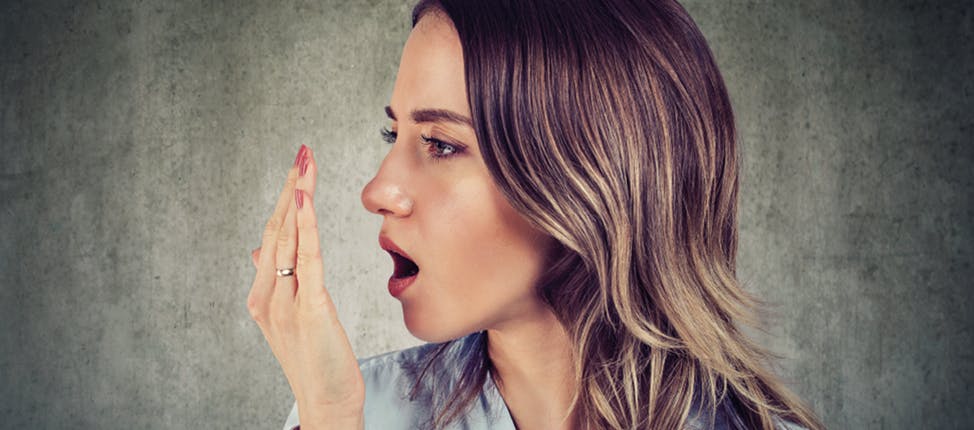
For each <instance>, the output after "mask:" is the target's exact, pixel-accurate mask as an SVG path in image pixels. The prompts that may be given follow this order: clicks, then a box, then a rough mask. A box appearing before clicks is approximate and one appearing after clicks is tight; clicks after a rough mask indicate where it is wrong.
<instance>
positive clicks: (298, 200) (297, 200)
mask: <svg viewBox="0 0 974 430" xmlns="http://www.w3.org/2000/svg"><path fill="white" fill-rule="evenodd" d="M294 205H295V206H297V208H298V209H301V208H302V207H304V191H301V190H299V189H297V188H295V189H294Z"/></svg>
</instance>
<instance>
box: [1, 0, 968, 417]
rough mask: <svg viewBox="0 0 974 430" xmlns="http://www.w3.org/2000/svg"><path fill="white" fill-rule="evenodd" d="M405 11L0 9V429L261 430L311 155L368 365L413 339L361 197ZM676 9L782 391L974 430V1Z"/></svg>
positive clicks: (844, 410) (272, 408)
mask: <svg viewBox="0 0 974 430" xmlns="http://www.w3.org/2000/svg"><path fill="white" fill-rule="evenodd" d="M411 3H412V2H411V1H393V0H374V1H367V2H366V1H363V2H349V4H341V3H339V2H335V1H316V2H300V3H299V2H282V3H278V2H216V1H213V2H209V1H208V2H199V1H195V2H194V1H178V2H176V1H162V0H149V1H144V2H138V3H134V2H133V3H129V2H114V3H108V2H94V1H80V2H75V1H15V2H9V1H8V2H4V4H3V5H2V6H0V109H2V110H0V154H2V155H0V327H2V328H0V427H2V428H28V427H30V428H106V429H107V428H153V429H163V428H194V427H197V426H205V427H208V428H227V429H231V428H233V429H236V428H278V427H279V426H280V425H281V424H282V422H283V419H284V416H285V414H286V413H287V411H288V408H289V407H290V403H291V395H290V392H289V390H288V387H287V383H286V381H285V380H284V378H283V375H282V373H281V372H280V369H279V367H278V365H277V363H276V361H275V360H274V358H273V356H272V354H271V353H270V350H269V349H268V348H267V346H266V345H265V343H264V340H263V338H262V336H261V334H260V331H259V330H258V328H257V327H256V325H254V324H253V323H252V322H251V320H250V318H249V316H248V314H247V311H246V308H245V299H246V296H247V292H248V290H249V287H250V282H251V280H252V276H253V269H252V268H251V265H250V261H249V251H250V249H252V248H253V247H255V246H257V245H258V244H259V238H260V232H261V227H262V225H263V223H264V221H265V219H266V218H267V216H268V215H269V213H270V210H271V206H272V203H273V200H274V198H275V195H276V193H277V190H278V189H279V187H280V183H281V181H282V180H283V176H284V172H285V171H286V169H287V167H288V166H289V164H290V162H291V161H292V160H293V157H294V153H295V152H296V150H297V148H298V146H299V144H301V143H307V144H310V145H311V146H312V147H313V148H314V149H315V150H316V152H317V154H318V157H319V163H320V165H321V177H320V183H319V190H320V191H319V194H318V195H319V197H318V199H317V201H318V202H319V203H318V205H319V212H318V215H319V219H320V225H321V227H322V228H321V239H322V242H323V244H324V246H325V248H324V252H325V263H326V267H327V271H328V286H329V288H330V289H331V291H332V294H333V296H334V298H335V301H336V302H337V304H338V307H339V309H340V312H341V318H342V319H343V321H344V324H345V326H346V328H347V330H348V331H349V333H350V335H351V338H352V342H353V344H354V347H355V350H356V353H357V354H359V355H360V356H366V355H372V354H375V353H379V352H382V351H386V350H390V349H395V348H401V347H405V346H409V345H413V344H416V341H415V340H414V339H412V338H410V337H409V335H408V333H407V332H406V331H405V329H404V328H403V327H402V323H401V320H400V318H401V315H400V311H399V306H398V304H397V302H396V301H395V300H394V299H392V298H391V297H389V296H388V294H387V293H386V292H385V288H384V286H383V284H384V282H383V279H384V278H385V277H387V276H388V272H389V270H390V269H389V268H390V266H391V265H390V263H389V261H388V257H386V256H384V254H383V253H382V252H381V251H379V250H378V248H377V246H376V245H375V237H376V234H377V232H378V227H379V222H380V220H379V218H378V217H376V216H374V215H371V214H368V213H367V212H366V211H365V210H364V209H362V208H361V206H360V204H359V199H358V193H359V190H360V189H361V187H362V186H363V185H364V184H365V182H366V181H367V180H368V178H370V177H371V175H372V173H373V172H374V171H375V169H376V168H377V167H378V164H379V161H380V160H381V157H382V155H383V154H384V151H385V150H386V147H385V146H384V145H383V144H382V143H380V140H379V138H378V133H377V131H378V129H379V128H380V127H381V126H383V125H384V124H385V119H384V114H383V113H382V110H381V109H382V106H384V105H385V103H386V102H387V100H388V97H389V95H390V92H391V88H392V83H393V78H394V76H395V71H396V67H397V63H398V56H399V50H400V48H401V45H402V43H403V42H404V41H405V38H406V36H407V33H408V11H409V7H410V5H411ZM686 6H687V8H688V9H689V10H690V12H691V14H692V15H693V16H694V17H695V19H696V20H697V21H698V23H699V25H700V27H701V28H702V30H703V31H704V33H705V34H706V36H707V37H708V39H709V40H710V43H711V46H712V48H713V50H714V51H715V53H716V55H717V57H718V61H719V63H720V65H721V67H722V70H723V72H724V75H725V79H726V80H727V83H728V86H729V87H730V91H731V95H732V97H733V102H734V107H735V109H736V113H737V116H738V120H739V126H740V132H741V133H740V134H741V144H742V146H743V150H744V154H745V166H744V172H743V175H744V176H743V182H742V195H741V199H742V201H741V226H740V227H741V236H742V242H741V251H740V268H739V271H740V274H741V279H742V280H743V281H744V282H745V283H746V285H747V287H748V288H749V289H750V290H751V291H754V292H755V293H757V294H758V295H760V296H761V297H763V298H765V299H766V300H768V301H769V302H770V303H771V304H772V306H771V307H770V308H769V309H770V310H771V313H772V317H773V318H772V319H769V323H770V324H769V330H768V333H767V334H766V335H762V336H761V339H762V341H763V342H764V343H765V344H766V345H768V346H769V347H771V348H772V349H773V350H774V351H776V352H778V353H780V354H781V355H782V356H783V357H784V358H783V359H782V360H781V361H780V362H779V363H780V368H781V369H780V372H781V374H782V375H784V376H785V378H786V379H787V380H788V381H789V383H790V384H791V386H793V387H794V388H795V390H796V391H797V392H798V393H800V395H801V396H802V397H804V398H805V399H807V401H808V402H809V403H810V404H811V405H812V406H813V407H814V409H815V410H816V411H817V412H818V413H819V414H821V416H822V417H823V418H824V420H825V422H826V423H827V424H828V425H829V427H830V428H836V429H838V428H850V429H851V428H856V429H914V428H944V429H960V428H969V426H970V424H969V423H971V422H974V412H972V411H974V405H972V401H971V400H970V399H971V397H972V394H974V393H972V389H971V388H970V387H971V386H972V383H974V374H972V368H974V359H972V354H971V351H972V350H974V348H972V328H974V324H972V319H974V317H972V313H971V312H970V311H969V309H970V308H971V305H972V303H971V301H972V294H971V286H972V281H971V279H972V278H974V268H972V267H971V262H972V246H971V243H972V240H974V237H972V219H974V217H972V207H974V206H972V190H974V188H972V176H974V175H972V168H971V162H972V158H974V142H972V133H974V120H972V118H974V116H972V114H971V111H972V109H974V58H972V53H974V40H972V39H974V29H972V21H974V7H972V5H971V3H970V2H967V1H954V2H950V1H943V2H937V3H936V4H929V3H928V2H872V1H865V0H861V1H837V0H836V1H831V2H829V1H812V2H806V1H797V0H796V1H774V2H773V1H764V2H743V1H735V2H726V3H725V2H720V3H717V2H710V1H703V0H694V1H687V3H686ZM323 202H330V203H327V204H326V203H323Z"/></svg>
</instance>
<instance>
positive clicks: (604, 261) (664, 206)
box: [413, 0, 822, 429]
mask: <svg viewBox="0 0 974 430" xmlns="http://www.w3.org/2000/svg"><path fill="white" fill-rule="evenodd" d="M429 12H433V13H442V14H444V16H446V17H448V18H449V19H450V21H452V23H453V25H454V27H455V28H456V30H457V33H458V35H459V38H460V42H461V45H462V47H463V56H464V67H465V75H466V84H467V92H468V98H469V103H470V111H471V114H472V119H473V124H474V129H475V132H476V134H477V138H478V140H479V145H480V151H481V153H482V154H483V158H484V161H485V163H486V165H487V167H488V169H489V171H490V173H491V175H492V177H493V179H494V181H495V182H496V184H497V186H498V188H499V189H500V190H501V191H502V192H503V193H504V195H505V196H506V197H507V199H508V200H509V201H510V203H511V205H512V206H513V207H514V208H516V209H517V210H518V211H519V212H520V213H521V214H522V215H523V216H524V217H525V218H526V219H528V220H529V221H530V222H531V223H533V224H534V225H535V226H537V227H538V228H539V229H541V230H543V231H545V232H547V234H549V235H551V236H552V237H553V238H554V239H556V240H557V242H558V243H559V244H560V249H559V252H557V255H554V256H552V261H551V265H550V268H549V270H548V272H547V273H546V275H545V277H544V279H543V282H541V283H540V284H539V286H538V291H539V294H540V295H541V297H542V298H543V299H544V300H545V301H546V302H547V303H548V304H549V305H550V307H551V309H552V310H553V311H554V313H555V314H556V315H557V316H558V318H559V320H560V321H561V323H562V324H563V325H564V326H565V327H566V329H567V331H568V333H569V336H570V337H571V339H572V340H573V357H572V359H573V362H574V368H575V378H576V381H575V382H576V384H575V385H576V387H577V391H576V393H575V398H574V402H573V412H574V413H575V414H576V416H577V417H578V422H579V423H580V426H581V427H582V428H599V429H601V428H612V429H631V428H665V429H671V428H672V429H675V428H683V427H684V426H685V424H686V423H687V422H688V419H689V418H690V414H691V411H692V410H694V406H695V405H696V406H697V407H698V408H699V410H700V411H704V413H708V412H709V413H708V414H707V415H703V416H698V417H697V418H698V419H702V420H703V421H704V422H706V421H707V420H708V419H709V420H713V419H714V416H715V414H716V411H717V409H718V408H719V407H726V405H731V406H732V409H734V410H735V413H736V415H737V417H738V418H739V420H738V422H737V423H736V425H737V426H738V427H741V428H762V429H772V428H774V427H775V417H780V418H784V419H787V420H789V421H792V422H795V423H797V424H800V425H803V426H805V427H808V428H811V429H819V428H822V425H821V424H820V423H819V422H818V420H817V419H816V418H815V416H814V414H813V413H812V412H811V410H809V409H808V408H807V407H805V406H804V405H802V404H801V402H800V401H799V400H798V399H797V398H796V397H795V396H794V395H792V394H791V393H790V392H789V391H788V390H787V389H786V388H785V387H784V386H783V385H782V384H781V383H780V382H779V381H778V379H777V378H776V377H775V376H774V375H773V374H772V373H771V372H769V371H768V370H766V365H767V363H768V361H769V360H770V358H772V357H770V355H769V354H768V353H766V352H765V351H764V350H762V349H761V348H760V347H759V346H757V345H756V344H754V343H753V342H752V341H750V340H749V339H748V338H747V337H746V336H745V335H744V334H743V333H742V331H741V328H740V326H739V324H741V323H747V324H750V325H756V324H757V319H756V318H755V317H754V313H755V312H754V311H755V309H757V308H758V305H759V303H757V302H756V301H755V300H754V299H753V298H751V297H749V296H748V295H747V294H746V293H745V292H744V291H743V289H742V288H741V287H740V285H739V283H738V281H737V279H736V274H735V265H736V263H735V258H736V253H737V193H738V170H739V164H740V160H739V153H738V149H737V144H736V132H735V128H734V117H733V113H732V110H731V105H730V100H729V97H728V95H727V90H726V88H725V86H724V82H723V78H722V77H721V74H720V71H719V70H718V69H717V66H716V64H715V61H714V59H713V55H712V54H711V52H710V49H709V48H708V46H707V43H706V41H705V40H704V38H703V36H702V34H701V33H700V31H699V29H698V28H697V26H696V24H695V23H694V22H693V20H692V19H691V18H690V16H689V15H688V14H687V12H686V10H684V9H683V7H682V6H680V5H679V4H678V3H677V2H676V1H673V0H663V1H637V0H578V1H553V0H548V1H544V0H500V1H483V0H467V1H465V0H424V1H421V2H420V3H419V4H418V5H417V6H416V7H415V8H414V10H413V25H415V24H416V23H417V22H418V20H419V19H420V18H422V17H423V16H424V14H426V13H429ZM435 356H436V354H434V355H433V357H435ZM471 357H472V358H471V360H473V362H472V363H473V364H472V365H468V366H466V367H464V376H465V381H464V383H463V384H460V385H458V386H456V387H455V388H454V389H453V393H451V395H450V396H448V397H449V398H450V399H451V400H450V402H449V403H447V404H445V405H444V406H443V407H442V408H441V409H440V410H439V411H438V412H437V415H436V419H435V423H436V425H437V426H440V425H442V424H445V423H447V422H449V421H451V420H453V419H454V418H456V417H458V416H460V415H461V414H462V413H463V411H464V410H465V408H466V407H467V406H469V404H470V402H471V401H472V400H473V399H474V398H475V397H476V394H477V392H478V390H479V389H480V388H481V387H482V383H483V382H484V381H485V378H486V374H487V372H488V370H489V367H490V363H489V357H486V356H485V355H484V354H483V349H482V348H481V351H480V353H475V354H471ZM722 405H724V406H722Z"/></svg>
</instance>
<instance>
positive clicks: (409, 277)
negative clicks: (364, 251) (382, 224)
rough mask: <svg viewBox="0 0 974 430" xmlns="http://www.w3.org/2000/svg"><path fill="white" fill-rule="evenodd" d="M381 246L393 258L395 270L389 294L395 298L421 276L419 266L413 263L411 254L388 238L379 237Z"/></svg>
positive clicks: (390, 279)
mask: <svg viewBox="0 0 974 430" xmlns="http://www.w3.org/2000/svg"><path fill="white" fill-rule="evenodd" d="M379 246H380V247H381V248H382V249H384V250H386V251H387V252H388V253H389V255H391V256H392V262H393V264H394V268H393V271H392V276H391V277H390V278H389V293H390V294H392V295H393V296H394V297H399V295H400V294H402V292H403V291H404V290H405V289H406V287H408V286H409V285H411V284H412V283H413V281H414V280H416V276H417V275H418V274H419V265H418V264H416V262H415V261H413V260H412V259H411V258H410V257H409V254H407V253H406V252H405V251H403V250H402V248H399V247H398V246H396V244H395V243H394V242H393V241H392V239H389V238H388V237H386V236H379Z"/></svg>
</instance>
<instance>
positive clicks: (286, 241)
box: [277, 232, 294, 248]
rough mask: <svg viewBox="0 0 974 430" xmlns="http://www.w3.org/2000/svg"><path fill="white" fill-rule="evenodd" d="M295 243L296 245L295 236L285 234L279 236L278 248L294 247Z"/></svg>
mask: <svg viewBox="0 0 974 430" xmlns="http://www.w3.org/2000/svg"><path fill="white" fill-rule="evenodd" d="M293 243H294V236H291V235H290V234H288V233H286V232H283V233H281V234H280V235H279V236H277V246H278V247H279V248H284V247H287V246H289V245H292V244H293Z"/></svg>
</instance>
